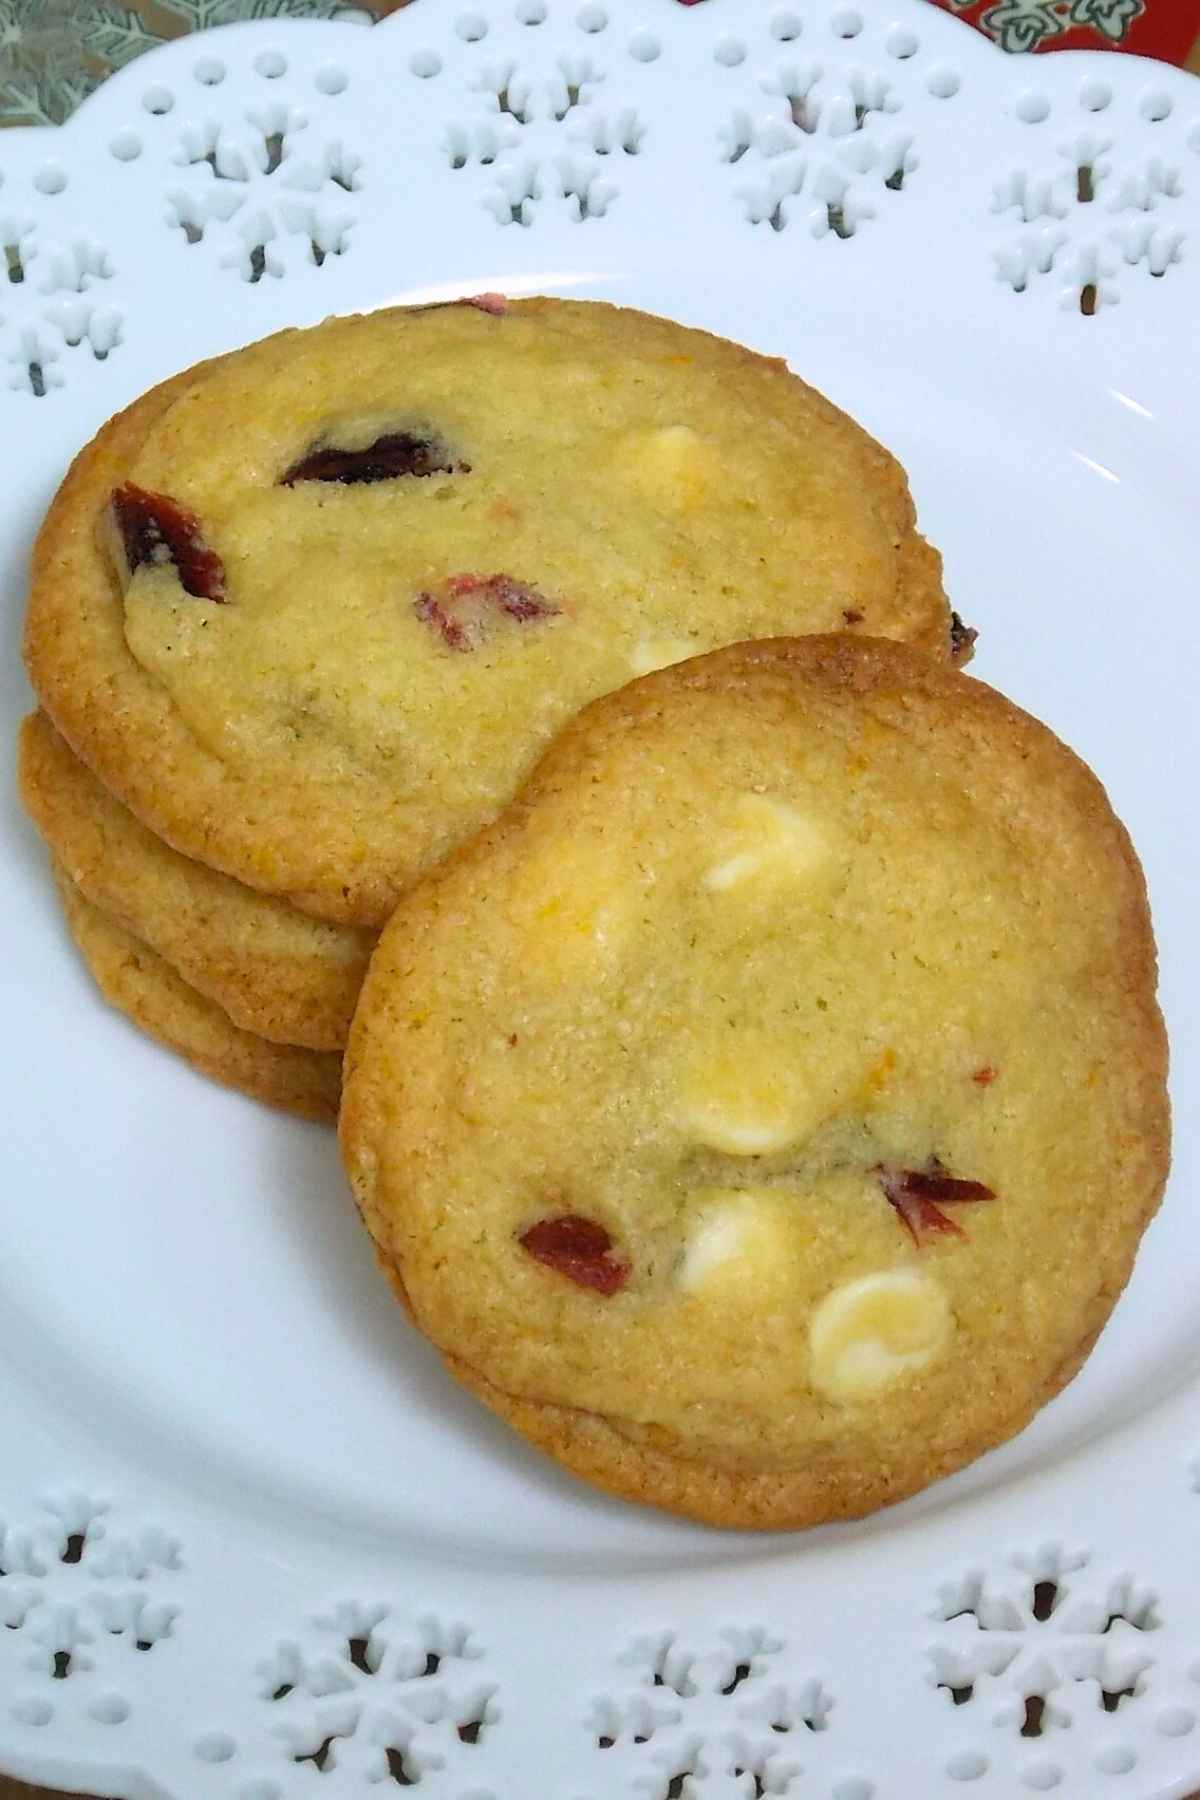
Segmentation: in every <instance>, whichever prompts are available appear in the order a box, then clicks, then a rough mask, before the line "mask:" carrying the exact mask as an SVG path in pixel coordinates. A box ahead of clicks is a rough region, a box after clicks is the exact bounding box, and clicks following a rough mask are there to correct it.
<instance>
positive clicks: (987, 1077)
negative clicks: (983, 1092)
mask: <svg viewBox="0 0 1200 1800" xmlns="http://www.w3.org/2000/svg"><path fill="white" fill-rule="evenodd" d="M995 1079H996V1071H995V1069H993V1067H992V1065H991V1063H985V1064H984V1066H983V1068H982V1069H976V1071H975V1073H974V1074H973V1075H972V1077H971V1080H972V1081H973V1082H974V1083H975V1085H976V1086H977V1087H991V1085H992V1083H993V1081H995Z"/></svg>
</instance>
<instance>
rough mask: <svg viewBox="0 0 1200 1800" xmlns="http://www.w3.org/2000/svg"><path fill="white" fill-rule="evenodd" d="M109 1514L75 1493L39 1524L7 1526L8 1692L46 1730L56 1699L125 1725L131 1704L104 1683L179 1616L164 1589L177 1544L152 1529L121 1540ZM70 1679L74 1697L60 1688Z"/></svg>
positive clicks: (0, 1618) (3, 1614) (3, 1605)
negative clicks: (68, 1698)
mask: <svg viewBox="0 0 1200 1800" xmlns="http://www.w3.org/2000/svg"><path fill="white" fill-rule="evenodd" d="M108 1511H109V1509H108V1507H107V1506H105V1505H104V1504H102V1503H98V1502H96V1501H94V1500H92V1499H89V1498H88V1497H87V1496H86V1495H83V1494H72V1495H67V1496H65V1497H64V1498H62V1499H61V1500H59V1501H55V1502H52V1503H50V1504H49V1505H47V1506H46V1507H45V1508H44V1509H43V1511H42V1513H41V1515H40V1517H39V1518H38V1519H37V1520H36V1521H35V1522H34V1523H33V1524H32V1525H30V1526H27V1527H23V1528H22V1527H19V1526H13V1525H7V1524H6V1523H5V1522H4V1520H2V1519H0V1626H3V1627H6V1630H5V1631H4V1632H3V1633H2V1634H0V1676H2V1677H4V1678H3V1679H0V1686H3V1687H4V1688H5V1689H6V1690H8V1691H11V1692H13V1694H14V1695H15V1700H14V1712H15V1714H16V1716H17V1717H18V1718H23V1719H26V1720H28V1721H29V1722H31V1723H34V1724H42V1723H45V1722H46V1721H47V1720H49V1719H50V1718H51V1717H52V1716H53V1713H54V1705H53V1704H52V1702H51V1700H50V1698H49V1696H50V1695H51V1694H54V1695H55V1697H56V1698H57V1696H58V1694H59V1693H60V1692H65V1693H69V1694H71V1695H72V1696H74V1697H77V1698H79V1699H82V1700H83V1701H84V1702H85V1703H86V1706H87V1711H88V1712H89V1714H90V1715H91V1716H92V1717H93V1718H96V1719H99V1720H101V1721H103V1722H104V1723H107V1724H117V1723H120V1722H121V1721H122V1720H124V1719H125V1718H127V1717H128V1715H129V1711H130V1707H129V1703H128V1702H127V1701H126V1700H124V1699H123V1698H122V1697H121V1696H120V1695H119V1694H116V1693H114V1692H112V1691H111V1690H110V1689H105V1688H102V1687H101V1686H100V1683H101V1682H103V1681H105V1680H106V1679H111V1678H117V1679H119V1678H120V1674H121V1670H122V1666H124V1665H127V1659H128V1658H129V1657H130V1656H137V1655H139V1654H146V1653H148V1652H150V1651H152V1650H153V1649H154V1648H155V1646H156V1645H157V1644H159V1643H161V1642H162V1640H163V1639H164V1638H167V1637H169V1636H170V1635H171V1632H172V1628H173V1625H174V1622H175V1620H176V1618H177V1617H178V1614H179V1608H178V1606H176V1605H175V1604H174V1603H173V1602H172V1601H170V1600H162V1599H160V1598H159V1597H158V1592H157V1590H158V1586H159V1584H160V1583H161V1580H162V1578H163V1577H164V1576H165V1575H170V1574H172V1573H174V1572H175V1571H177V1570H178V1569H179V1568H180V1566H181V1564H180V1551H179V1545H178V1543H177V1542H176V1541H175V1539H173V1538H171V1537H169V1536H168V1535H167V1534H166V1533H165V1532H162V1531H160V1530H158V1529H156V1528H153V1527H146V1528H143V1529H141V1530H137V1531H133V1532H129V1533H124V1534H122V1533H118V1532H113V1531H111V1530H110V1527H109V1522H108V1519H107V1514H108ZM8 1633H12V1634H13V1635H12V1636H11V1637H9V1636H8ZM6 1665H7V1674H5V1669H6ZM83 1678H86V1679H83ZM68 1680H70V1681H71V1682H72V1686H71V1688H70V1689H64V1690H58V1689H56V1688H54V1687H53V1686H52V1685H51V1684H53V1683H57V1682H65V1681H68Z"/></svg>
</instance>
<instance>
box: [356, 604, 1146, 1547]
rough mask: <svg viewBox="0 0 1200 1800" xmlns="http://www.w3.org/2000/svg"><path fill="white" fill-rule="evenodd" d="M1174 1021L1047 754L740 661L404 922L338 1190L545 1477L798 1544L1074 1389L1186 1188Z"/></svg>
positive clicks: (895, 673) (1111, 878) (815, 674)
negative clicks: (1174, 1115)
mask: <svg viewBox="0 0 1200 1800" xmlns="http://www.w3.org/2000/svg"><path fill="white" fill-rule="evenodd" d="M1154 988H1155V961H1154V947H1153V942H1152V938H1151V932H1150V924H1149V919H1148V913H1147V906H1146V900H1145V892H1144V887H1143V882H1142V878H1141V873H1140V870H1139V868H1138V865H1137V862H1136V859H1135V857H1134V855H1133V852H1132V850H1131V848H1130V845H1129V841H1128V839H1127V837H1126V834H1125V832H1124V830H1123V829H1122V827H1121V826H1120V824H1119V823H1118V822H1117V820H1116V819H1115V818H1114V817H1113V814H1112V812H1111V810H1110V808H1109V805H1108V802H1107V800H1106V798H1105V795H1104V793H1103V790H1102V789H1101V787H1100V785H1099V783H1098V782H1097V781H1096V780H1095V778H1094V777H1093V776H1092V775H1091V774H1090V773H1089V772H1088V771H1087V770H1086V769H1085V768H1084V766H1083V765H1082V764H1081V763H1080V762H1079V761H1078V759H1077V758H1075V757H1074V756H1073V755H1072V754H1071V753H1070V752H1069V751H1068V750H1066V749H1065V748H1064V747H1063V746H1062V745H1061V744H1060V743H1059V742H1058V741H1057V740H1056V739H1055V738H1054V737H1053V736H1052V735H1051V734H1050V733H1049V732H1048V731H1047V730H1045V729H1044V728H1043V727H1042V726H1040V725H1038V724H1037V723H1035V722H1034V721H1033V720H1031V719H1030V718H1028V717H1027V716H1026V715H1024V714H1023V713H1021V712H1019V711H1018V710H1017V709H1016V708H1014V707H1013V706H1011V705H1010V704H1009V703H1008V702H1007V701H1005V700H1004V699H1003V698H1001V696H999V695H998V694H996V693H994V692H993V691H992V690H991V689H988V688H986V687H984V686H983V685H982V684H980V683H978V682H975V681H973V680H971V679H969V678H968V677H966V676H964V675H961V674H958V673H956V672H955V671H954V670H952V669H949V668H946V667H939V666H938V665H936V664H934V663H933V662H932V661H931V660H930V659H928V658H926V657H924V656H922V655H920V654H919V653H916V652H914V651H912V650H910V649H907V648H906V647H904V646H901V645H896V644H890V643H886V642H884V641H882V640H878V639H867V638H861V637H859V636H858V635H857V634H855V635H854V636H850V635H843V636H839V637H825V638H809V639H806V640H793V641H782V640H781V641H776V642H774V643H766V644H757V645H741V646H735V647H733V648H731V649H728V650H724V651H721V652H718V653H715V654H713V655H711V656H708V657H705V658H702V659H700V660H696V661H691V662H688V663H686V664H684V665H680V666H676V667H672V668H669V669H666V670H663V671H661V672H659V673H657V674H654V675H651V676H649V677H647V678H646V679H645V680H643V681H641V682H639V683H637V684H636V685H634V686H632V687H629V688H627V689H626V690H624V691H623V692H621V693H619V694H613V695H611V696H609V697H608V698H607V699H604V700H601V701H598V702H596V703H595V704H594V705H593V706H591V707H590V708H588V709H587V710H586V711H585V712H584V713H583V714H582V715H581V717H580V718H579V719H578V720H577V721H576V722H575V723H573V724H572V725H571V726H569V727H568V729H567V730H566V731H565V732H564V733H563V734H562V736H561V737H560V738H559V739H558V741H557V742H556V743H555V745H554V746H553V747H552V749H551V750H550V752H549V753H548V754H547V756H546V757H545V759H544V760H543V762H542V764H541V765H540V767H539V768H538V770H537V771H536V773H535V775H534V777H533V779H532V781H531V783H530V785H529V786H528V787H527V789H526V790H525V792H524V794H523V795H522V797H521V798H520V799H519V800H518V802H517V803H516V804H515V805H514V806H513V807H511V808H510V809H509V810H508V811H507V812H506V813H505V814H504V815H503V816H502V818H501V819H500V820H499V821H498V823H497V824H496V825H495V826H493V827H492V828H491V829H490V830H488V831H487V832H485V833H484V834H483V835H482V836H481V837H480V838H479V840H478V841H477V842H476V843H474V844H473V845H471V846H470V847H468V848H467V849H465V850H464V851H462V852H460V853H459V855H458V856H457V857H455V858H453V859H451V861H450V863H449V864H448V865H447V866H446V867H445V869H444V870H443V871H441V872H440V873H438V874H436V875H434V876H432V877H430V878H429V879H428V880H427V881H426V882H424V883H422V884H421V885H420V886H419V887H418V888H416V889H415V890H414V891H413V892H412V893H411V894H410V895H409V896H408V897H407V899H406V900H405V901H404V902H403V903H402V904H401V906H400V908H399V910H398V912H397V913H396V916H395V918H394V919H393V921H392V922H391V924H390V925H389V926H388V927H387V928H386V929H385V931H384V934H383V937H382V940H381V944H380V949H379V951H378V953H377V955H376V957H375V959H374V961H373V963H372V966H371V969H370V972H369V974H368V978H367V984H366V988H365V991H364V996H363V1000H362V1002H361V1005H360V1007H359V1011H358V1013H357V1016H356V1021H355V1025H354V1029H353V1032H352V1036H351V1045H350V1051H349V1057H348V1062H347V1085H346V1096H345V1103H344V1107H343V1112H342V1141H343V1148H344V1153H345V1158H346V1162H347V1166H348V1169H349V1171H350V1175H351V1178H352V1181H353V1184H354V1188H355V1193H356V1196H357V1199H358V1202H359V1205H360V1207H361V1210H362V1213H363V1217H364V1219H365V1221H366V1224H367V1226H368V1228H369V1230H370V1231H371V1233H372V1235H373V1236H374V1238H375V1240H376V1243H377V1246H378V1248H379V1251H380V1254H381V1257H382V1260H383V1262H384V1264H385V1266H386V1267H388V1268H389V1269H390V1271H391V1273H392V1274H393V1276H394V1278H395V1279H396V1282H397V1285H398V1287H399V1288H400V1289H401V1291H402V1292H403V1293H404V1294H405V1296H406V1298H407V1301H408V1304H409V1305H410V1307H411V1309H412V1313H413V1316H414V1318H415V1320H416V1322H417V1323H418V1324H419V1326H420V1327H421V1329H422V1330H423V1331H425V1332H426V1333H427V1334H428V1336H429V1337H430V1338H432V1340H433V1341H434V1342H435V1343H436V1344H437V1345H438V1346H439V1348H440V1349H441V1350H442V1351H443V1353H444V1354H445V1355H446V1357H447V1360H448V1361H449V1363H450V1366H451V1368H452V1369H453V1370H454V1372H455V1373H456V1374H457V1375H458V1376H459V1378H460V1379H461V1380H463V1381H464V1382H465V1383H466V1384H467V1385H468V1386H469V1387H471V1388H473V1389H474V1391H475V1392H476V1393H478V1394H480V1395H481V1396H482V1397H483V1398H484V1399H485V1400H486V1401H487V1403H488V1404H489V1405H491V1406H492V1407H494V1408H495V1409H496V1410H497V1411H498V1412H500V1413H501V1414H502V1415H503V1416H505V1417H507V1418H508V1419H510V1420H511V1421H512V1422H513V1423H514V1424H515V1425H516V1426H517V1428H518V1429H519V1430H520V1431H522V1432H523V1433H524V1434H525V1435H526V1436H527V1437H529V1438H530V1439H531V1440H532V1441H533V1442H535V1443H537V1444H539V1445H541V1446H542V1448H544V1449H546V1450H547V1451H549V1453H550V1454H551V1455H553V1456H555V1457H556V1458H558V1460H559V1461H561V1462H562V1463H564V1464H566V1465H567V1466H568V1467H569V1468H572V1469H574V1470H575V1471H577V1472H578V1473H579V1474H581V1475H583V1476H585V1477H587V1478H588V1479H590V1480H592V1481H594V1482H596V1483H598V1484H599V1485H601V1486H603V1487H607V1488H610V1489H612V1490H613V1491H615V1492H617V1493H619V1494H623V1495H625V1496H627V1497H629V1498H631V1499H639V1500H644V1501H650V1502H653V1503H655V1504H658V1505H661V1506H664V1507H668V1508H672V1509H675V1510H678V1511H681V1512H684V1513H688V1514H691V1515H693V1516H694V1517H696V1518H700V1519H705V1520H709V1521H712V1522H715V1523H721V1524H729V1525H746V1526H758V1527H764V1528H766V1527H783V1526H801V1525H810V1524H813V1523H816V1522H818V1521H820V1520H823V1519H830V1518H837V1517H843V1516H851V1515H856V1514H861V1513H863V1512H866V1511H869V1510H871V1509H872V1508H874V1507H877V1506H879V1505H881V1504H883V1503H884V1502H887V1501H891V1500H895V1499H898V1498H900V1497H902V1496H903V1495H905V1494H909V1493H912V1492H913V1491H914V1490H916V1489H918V1488H920V1487H922V1486H924V1485H925V1484H927V1483H928V1482H930V1481H932V1480H934V1479H935V1478H937V1477H939V1476H941V1475H944V1474H946V1473H948V1472H949V1471H951V1470H953V1469H956V1468H958V1467H960V1466H961V1465H962V1464H964V1463H966V1462H968V1461H969V1460H971V1459H972V1458H973V1457H975V1456H977V1455H978V1454H979V1453H980V1452H981V1451H983V1450H985V1449H987V1448H988V1447H990V1446H991V1445H994V1444H996V1443H998V1442H1000V1441H1001V1440H1003V1439H1004V1438H1006V1437H1008V1436H1009V1435H1011V1434H1012V1433H1013V1432H1015V1431H1017V1430H1018V1429H1019V1428H1020V1427H1021V1426H1022V1425H1024V1424H1025V1423H1026V1421H1027V1420H1028V1419H1029V1418H1030V1416H1031V1415H1032V1414H1033V1412H1034V1411H1035V1410H1036V1409H1037V1408H1038V1407H1039V1406H1040V1405H1041V1404H1043V1402H1045V1401H1046V1400H1047V1399H1048V1398H1049V1397H1050V1396H1051V1395H1052V1394H1053V1393H1055V1392H1056V1391H1057V1389H1058V1388H1059V1387H1061V1386H1062V1384H1063V1383H1064V1382H1065V1381H1066V1380H1068V1379H1069V1378H1070V1376H1071V1375H1072V1374H1073V1373H1074V1372H1075V1370H1076V1369H1077V1367H1078V1366H1079V1364H1080V1362H1081V1361H1082V1359H1083V1357H1084V1356H1085V1355H1086V1353H1087V1351H1088V1349H1089V1348H1090V1346H1091V1344H1092V1342H1093V1340H1094V1338H1095V1336H1096V1334H1097V1332H1098V1331H1099V1330H1100V1328H1101V1326H1102V1325H1103V1323H1104V1321H1105V1319H1106V1318H1107V1316H1108V1314H1109V1311H1110V1309H1111V1307H1112V1305H1113V1303H1114V1301H1115V1299H1116V1297H1117V1296H1118V1294H1119V1293H1120V1291H1121V1289H1122V1287H1123V1285H1124V1283H1125V1281H1126V1278H1127V1276H1128V1274H1129V1270H1130V1267H1131V1265H1132V1261H1133V1257H1134V1253H1135V1250H1136V1247H1137V1243H1138V1240H1139V1237H1140V1234H1141V1231H1142V1229H1143V1227H1144V1226H1145V1224H1146V1222H1147V1220H1148V1218H1149V1217H1150V1215H1151V1214H1152V1212H1153V1210H1154V1208H1155V1206H1156V1204H1157V1202H1158V1199H1159V1196H1160V1193H1161V1188H1162V1184H1163V1181H1164V1178H1165V1173H1166V1167H1167V1159H1168V1117H1167V1103H1166V1098H1165V1060H1166V1052H1165V1041H1164V1036H1163V1030H1162V1024H1161V1021H1160V1018H1159V1015H1158V1011H1157V1008H1156V1004H1155V998H1154ZM982 1071H987V1076H988V1078H987V1080H986V1081H985V1080H981V1079H980V1076H981V1072H982Z"/></svg>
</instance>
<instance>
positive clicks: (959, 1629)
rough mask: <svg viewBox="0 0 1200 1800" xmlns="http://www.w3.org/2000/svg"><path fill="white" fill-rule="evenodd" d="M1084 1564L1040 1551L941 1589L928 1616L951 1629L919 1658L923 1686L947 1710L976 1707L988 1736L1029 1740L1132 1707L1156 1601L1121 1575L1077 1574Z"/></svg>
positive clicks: (1147, 1662)
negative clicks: (981, 1708) (924, 1663)
mask: <svg viewBox="0 0 1200 1800" xmlns="http://www.w3.org/2000/svg"><path fill="white" fill-rule="evenodd" d="M1090 1560H1091V1559H1090V1558H1089V1557H1088V1556H1087V1554H1086V1553H1084V1552H1082V1551H1080V1552H1074V1553H1070V1552H1066V1551H1063V1550H1062V1549H1060V1548H1058V1547H1056V1546H1054V1545H1044V1546H1042V1547H1041V1548H1040V1549H1038V1550H1037V1551H1035V1552H1034V1553H1033V1554H1031V1555H1023V1554H1021V1555H1016V1556H1014V1557H1012V1558H1011V1560H1010V1563H1009V1565H1008V1567H1007V1568H1006V1569H1005V1570H1003V1571H1002V1572H1001V1573H1000V1574H999V1575H998V1576H996V1577H989V1576H985V1575H983V1574H981V1573H980V1572H978V1571H974V1572H972V1573H971V1574H969V1575H967V1576H966V1577H965V1578H964V1579H963V1580H962V1581H959V1582H956V1583H952V1584H951V1585H949V1586H947V1587H945V1588H943V1589H942V1591H941V1594H940V1596H939V1603H938V1606H937V1609H936V1611H935V1613H934V1614H933V1617H934V1618H936V1619H937V1620H938V1621H939V1622H941V1623H942V1624H944V1625H946V1626H949V1627H951V1630H950V1631H949V1632H948V1634H947V1636H946V1637H945V1638H944V1639H943V1641H942V1642H941V1643H939V1644H937V1645H935V1646H934V1647H933V1648H932V1649H931V1650H930V1652H929V1658H930V1662H931V1665H932V1669H931V1673H930V1676H929V1680H930V1682H931V1684H932V1685H933V1686H935V1687H937V1688H938V1689H940V1690H942V1691H943V1692H944V1693H945V1695H946V1701H947V1705H949V1706H951V1707H957V1706H965V1705H968V1704H970V1703H972V1702H974V1701H983V1702H984V1703H985V1706H986V1709H987V1711H988V1713H989V1716H990V1721H991V1724H992V1726H993V1727H994V1728H995V1729H996V1730H998V1731H1003V1732H1005V1733H1006V1734H1010V1735H1017V1736H1020V1737H1022V1738H1039V1737H1043V1736H1046V1735H1048V1734H1051V1733H1053V1732H1056V1731H1061V1730H1065V1729H1066V1728H1068V1727H1069V1726H1071V1725H1073V1724H1076V1723H1078V1722H1079V1721H1080V1720H1081V1718H1083V1717H1084V1716H1085V1715H1087V1714H1089V1713H1091V1714H1095V1712H1096V1711H1097V1710H1100V1711H1103V1712H1106V1713H1115V1712H1117V1711H1118V1710H1119V1709H1121V1708H1122V1707H1124V1706H1125V1705H1126V1704H1129V1705H1135V1704H1136V1702H1137V1701H1138V1700H1139V1699H1140V1697H1141V1695H1142V1694H1143V1692H1144V1690H1145V1686H1146V1674H1147V1671H1148V1670H1149V1668H1150V1666H1151V1664H1152V1662H1153V1660H1154V1659H1153V1658H1152V1656H1151V1655H1150V1654H1149V1652H1148V1651H1147V1649H1146V1634H1147V1633H1149V1632H1153V1631H1154V1630H1156V1629H1157V1627H1158V1624H1159V1620H1158V1616H1157V1613H1156V1610H1155V1608H1156V1597H1155V1595H1154V1594H1152V1593H1151V1592H1150V1591H1149V1590H1148V1589H1146V1588H1143V1587H1141V1586H1139V1585H1138V1584H1137V1583H1136V1582H1135V1581H1134V1580H1133V1579H1132V1577H1130V1576H1128V1575H1120V1576H1114V1577H1111V1578H1104V1577H1102V1576H1099V1575H1098V1574H1096V1573H1090V1574H1085V1573H1084V1571H1085V1570H1088V1569H1089V1565H1090Z"/></svg>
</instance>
